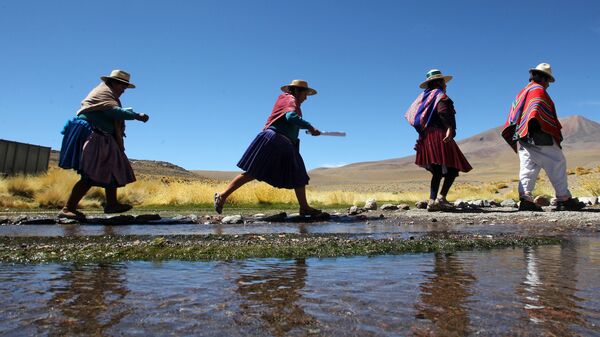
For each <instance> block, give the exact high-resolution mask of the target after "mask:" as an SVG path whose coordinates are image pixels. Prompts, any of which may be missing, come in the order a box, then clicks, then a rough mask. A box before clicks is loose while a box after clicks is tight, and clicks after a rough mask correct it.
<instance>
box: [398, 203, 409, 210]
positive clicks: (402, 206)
mask: <svg viewBox="0 0 600 337" xmlns="http://www.w3.org/2000/svg"><path fill="white" fill-rule="evenodd" d="M398 209H401V210H403V211H408V210H409V209H410V206H408V205H407V204H400V205H398Z"/></svg>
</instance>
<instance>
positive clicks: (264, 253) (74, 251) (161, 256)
mask: <svg viewBox="0 0 600 337" xmlns="http://www.w3.org/2000/svg"><path fill="white" fill-rule="evenodd" d="M560 242H561V239H559V238H555V237H518V236H499V237H496V238H484V237H481V236H477V235H475V236H465V235H454V236H445V237H423V238H416V239H413V240H403V239H398V238H385V239H373V238H370V237H368V236H361V235H348V234H342V235H339V234H320V235H314V234H313V235H302V234H269V235H256V234H247V235H174V236H164V237H162V236H159V237H155V236H135V235H129V236H83V237H41V238H40V237H2V238H0V261H2V262H9V263H45V262H76V263H87V262H116V261H128V260H146V261H161V260H187V261H199V260H234V259H246V258H267V257H274V258H303V257H336V256H353V255H363V256H365V255H366V256H370V255H388V254H403V253H426V252H440V251H455V250H473V249H491V248H498V247H523V246H537V245H547V244H558V243H560Z"/></svg>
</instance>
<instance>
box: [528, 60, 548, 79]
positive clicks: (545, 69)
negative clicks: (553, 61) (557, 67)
mask: <svg viewBox="0 0 600 337" xmlns="http://www.w3.org/2000/svg"><path fill="white" fill-rule="evenodd" d="M534 71H539V72H540V73H543V74H545V75H548V76H549V77H550V82H554V75H552V67H551V66H550V65H549V64H548V63H540V64H538V65H537V67H535V68H531V69H529V73H532V72H534Z"/></svg>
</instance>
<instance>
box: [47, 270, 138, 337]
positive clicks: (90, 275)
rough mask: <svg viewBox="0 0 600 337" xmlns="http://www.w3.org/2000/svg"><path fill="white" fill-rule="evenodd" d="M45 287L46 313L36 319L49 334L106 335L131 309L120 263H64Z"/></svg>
mask: <svg viewBox="0 0 600 337" xmlns="http://www.w3.org/2000/svg"><path fill="white" fill-rule="evenodd" d="M64 268H65V269H66V270H65V271H64V273H62V274H61V275H60V276H59V277H58V278H57V279H55V280H53V283H55V284H56V285H55V286H53V287H50V289H49V290H48V291H49V292H50V293H52V294H53V295H52V297H51V298H50V300H49V301H48V303H47V307H48V310H49V312H48V316H47V318H45V319H42V320H39V321H38V322H37V323H38V324H39V325H40V328H42V330H45V331H49V335H51V336H73V335H78V334H90V335H101V336H103V335H106V332H107V330H108V329H110V328H111V327H112V326H114V325H115V324H117V323H119V322H120V321H121V319H123V318H124V317H125V316H127V315H128V314H129V313H130V312H131V309H130V308H129V307H128V306H127V305H125V304H124V303H123V299H124V298H125V297H126V296H127V294H128V293H129V290H128V289H127V288H126V287H125V286H124V284H125V282H126V280H125V277H124V274H125V273H124V271H125V269H124V267H123V266H122V265H106V264H98V265H83V266H75V265H74V266H64Z"/></svg>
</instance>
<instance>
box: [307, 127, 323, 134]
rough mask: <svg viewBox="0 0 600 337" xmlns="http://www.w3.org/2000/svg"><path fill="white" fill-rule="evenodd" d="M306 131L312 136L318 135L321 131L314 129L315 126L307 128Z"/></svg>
mask: <svg viewBox="0 0 600 337" xmlns="http://www.w3.org/2000/svg"><path fill="white" fill-rule="evenodd" d="M308 132H310V134H311V135H313V136H318V135H320V134H321V131H319V130H318V129H315V128H310V129H308Z"/></svg>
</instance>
